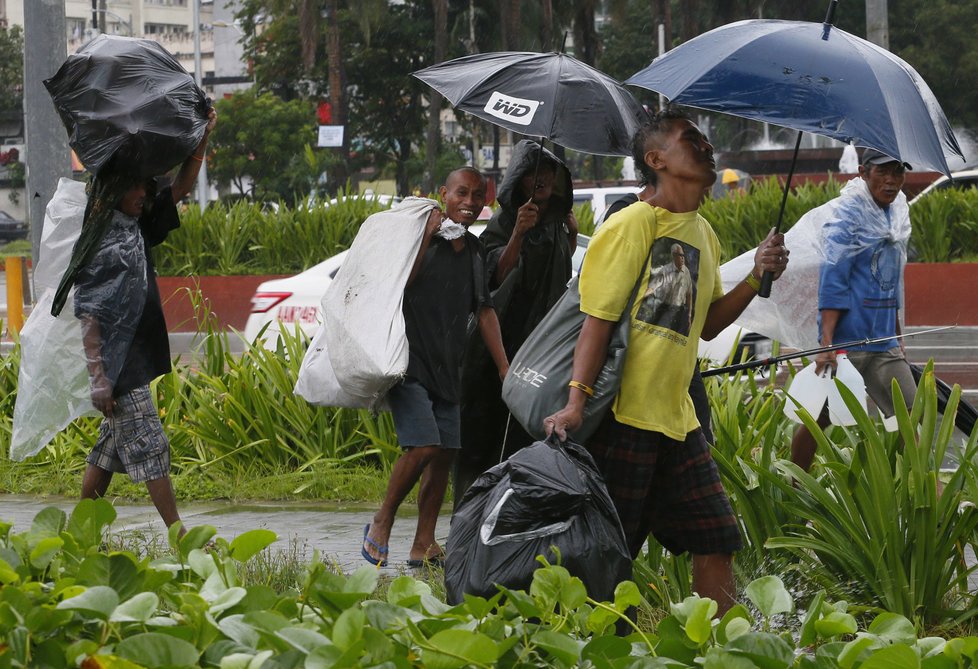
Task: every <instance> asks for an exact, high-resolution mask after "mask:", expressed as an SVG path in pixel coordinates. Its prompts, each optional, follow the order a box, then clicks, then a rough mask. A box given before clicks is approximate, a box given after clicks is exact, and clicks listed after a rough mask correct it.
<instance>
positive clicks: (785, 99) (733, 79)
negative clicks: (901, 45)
mask: <svg viewBox="0 0 978 669" xmlns="http://www.w3.org/2000/svg"><path fill="white" fill-rule="evenodd" d="M827 27H829V26H828V24H820V23H811V22H804V21H776V20H764V19H758V20H750V21H739V22H737V23H731V24H729V25H725V26H721V27H719V28H716V29H714V30H711V31H710V32H707V33H704V34H702V35H700V36H699V37H696V38H694V39H692V40H690V41H688V42H686V43H685V44H682V45H680V46H678V47H676V48H675V49H673V50H672V51H669V52H667V53H665V54H664V55H662V56H660V57H658V58H656V59H655V60H654V61H652V63H651V64H650V65H649V66H648V67H646V68H645V69H644V70H642V71H640V72H638V73H637V74H634V75H632V77H630V78H629V79H628V80H627V81H626V82H625V83H626V84H632V85H635V86H641V87H643V88H648V89H650V90H653V91H655V92H657V93H661V94H662V95H664V96H666V97H667V98H669V100H670V101H671V102H673V103H677V104H683V105H688V106H690V107H697V108H699V109H706V110H709V111H716V112H723V113H727V114H733V115H735V116H742V117H744V118H749V119H753V120H755V121H765V122H767V123H773V124H775V125H780V126H784V127H787V128H793V129H795V130H800V131H804V132H811V133H815V134H818V135H824V136H825V137H831V138H833V139H837V140H839V141H842V142H846V143H852V144H854V145H856V146H868V147H872V148H874V149H878V150H879V151H882V152H883V153H885V154H886V155H888V156H892V157H893V158H899V159H900V160H901V161H903V162H906V163H910V165H912V166H913V167H914V168H915V169H919V168H921V167H929V168H931V169H933V170H936V171H939V172H943V173H944V174H947V175H950V169H949V168H948V165H947V159H946V158H945V156H946V155H950V154H957V155H959V156H961V157H964V154H962V153H961V148H960V147H959V146H958V142H957V140H956V139H955V137H954V134H953V133H952V132H951V126H950V124H948V122H947V118H946V117H945V116H944V112H943V111H942V110H941V106H940V104H938V102H937V99H936V98H935V97H934V94H933V93H932V92H931V90H930V88H929V87H928V86H927V84H926V83H925V82H924V80H923V78H921V76H920V75H919V74H917V72H916V71H915V70H914V69H913V68H912V67H911V66H910V65H908V64H907V63H906V62H905V61H904V60H902V59H900V58H898V57H897V56H895V55H893V54H892V53H890V52H889V51H887V50H885V49H882V48H880V47H878V46H876V45H875V44H873V43H871V42H867V41H866V40H864V39H861V38H859V37H856V36H855V35H850V34H849V33H847V32H845V31H844V30H840V29H838V28H831V30H826V28H827Z"/></svg>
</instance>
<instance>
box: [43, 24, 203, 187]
mask: <svg viewBox="0 0 978 669" xmlns="http://www.w3.org/2000/svg"><path fill="white" fill-rule="evenodd" d="M44 85H45V87H46V88H47V89H48V93H50V94H51V98H52V100H53V101H54V106H55V107H56V108H57V110H58V114H59V115H60V116H61V121H62V122H63V123H64V125H65V128H66V129H67V130H68V143H69V144H70V145H71V148H72V149H74V150H75V153H77V154H78V158H79V159H80V160H81V162H82V164H83V165H84V166H85V168H86V169H87V170H89V171H90V172H92V173H93V174H100V173H101V171H102V169H103V168H104V167H105V166H106V165H108V164H109V163H110V161H113V162H114V163H115V170H116V172H120V173H129V174H139V175H140V176H143V177H150V176H156V175H159V174H162V173H164V172H166V171H167V170H169V169H171V168H172V167H174V166H176V165H179V164H180V163H182V162H183V161H184V160H186V158H187V156H189V155H190V153H191V152H192V151H193V150H194V148H195V147H196V146H197V144H198V143H200V139H201V138H202V137H203V136H204V128H205V127H206V125H207V110H208V107H209V101H208V99H207V96H206V95H205V94H204V91H202V90H201V89H200V87H199V86H197V84H196V83H195V82H194V79H193V77H192V76H190V75H189V74H188V73H187V71H186V70H185V69H183V66H181V65H180V63H179V62H177V60H176V59H175V58H174V57H173V56H172V55H170V53H169V52H168V51H167V50H166V49H164V48H163V47H162V46H160V45H159V44H157V43H156V42H153V41H152V40H147V39H134V38H131V37H118V36H115V35H105V34H103V35H99V36H98V37H96V38H95V39H93V40H92V41H91V42H89V43H88V44H86V45H85V46H84V47H82V48H81V49H79V50H78V52H77V53H74V54H72V55H71V56H69V57H68V59H67V60H66V61H65V62H64V64H63V65H62V66H61V68H60V69H59V70H58V72H57V73H56V74H55V75H54V76H53V77H51V78H50V79H47V80H45V82H44ZM113 159H114V160H113Z"/></svg>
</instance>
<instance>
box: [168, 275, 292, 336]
mask: <svg viewBox="0 0 978 669" xmlns="http://www.w3.org/2000/svg"><path fill="white" fill-rule="evenodd" d="M283 276H287V275H283V274H277V275H272V276H200V277H182V276H161V277H158V278H157V282H158V283H159V286H160V297H161V298H162V299H163V311H164V313H165V314H166V325H167V329H169V331H170V332H196V331H197V323H196V322H195V321H194V309H193V303H192V301H191V299H190V293H191V292H192V291H195V290H196V289H197V288H198V287H199V288H200V292H201V294H202V295H203V297H204V298H205V299H206V300H208V302H209V304H210V310H211V311H213V312H214V314H215V315H216V316H217V320H218V323H219V325H220V327H222V328H228V327H232V328H236V329H238V330H243V329H244V326H245V323H246V322H247V321H248V314H250V313H251V296H252V295H254V294H255V288H257V287H258V285H259V284H261V283H263V282H265V281H269V280H271V279H281V278H282V277H283ZM188 289H189V290H188Z"/></svg>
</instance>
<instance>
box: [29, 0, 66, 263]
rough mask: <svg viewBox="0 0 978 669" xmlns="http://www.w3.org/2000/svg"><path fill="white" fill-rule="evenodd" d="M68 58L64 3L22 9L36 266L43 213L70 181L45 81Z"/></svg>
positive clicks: (35, 3) (40, 0)
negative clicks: (63, 181) (64, 179)
mask: <svg viewBox="0 0 978 669" xmlns="http://www.w3.org/2000/svg"><path fill="white" fill-rule="evenodd" d="M66 57H67V45H66V43H65V3H64V0H31V1H30V2H25V3H24V126H25V132H24V135H25V137H24V139H25V140H26V145H27V146H26V148H27V151H26V153H27V188H26V195H27V216H28V221H30V226H31V251H32V252H33V258H34V263H35V264H36V263H37V261H38V260H39V259H40V247H41V232H42V231H43V229H44V209H45V208H46V207H47V204H48V201H49V200H50V199H51V197H52V196H53V195H54V191H55V190H57V188H58V180H59V179H60V178H61V177H71V154H70V153H69V152H68V136H67V133H66V132H65V130H64V126H63V125H62V124H61V119H60V118H58V114H57V112H56V111H55V109H54V104H53V103H52V102H51V97H50V96H49V95H48V92H47V90H46V89H45V88H44V85H43V83H42V82H43V81H44V80H45V79H49V78H50V77H52V76H54V74H55V73H56V72H57V71H58V68H60V67H61V64H62V63H64V61H65V58H66Z"/></svg>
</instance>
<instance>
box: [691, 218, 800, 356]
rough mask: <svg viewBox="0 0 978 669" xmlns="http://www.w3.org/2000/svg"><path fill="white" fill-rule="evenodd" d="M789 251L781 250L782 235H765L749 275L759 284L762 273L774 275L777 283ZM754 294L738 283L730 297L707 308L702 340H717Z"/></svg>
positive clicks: (744, 285) (782, 243)
mask: <svg viewBox="0 0 978 669" xmlns="http://www.w3.org/2000/svg"><path fill="white" fill-rule="evenodd" d="M789 253H790V251H788V249H787V248H785V246H784V235H783V234H781V233H778V234H774V230H773V229H772V230H771V232H769V233H768V235H767V238H766V239H765V240H764V241H763V242H761V243H760V245H759V246H758V247H757V251H755V252H754V269H753V270H751V274H752V275H753V276H754V278H755V279H757V280H760V277H761V276H762V275H763V274H764V272H766V271H767V272H773V273H774V278H775V279H778V278H779V277H780V276H781V274H782V273H783V272H784V270H785V268H786V267H787V266H788V255H789ZM755 295H757V291H755V290H754V289H753V288H751V287H750V286H749V285H747V282H746V279H745V280H744V281H741V282H740V283H738V284H737V285H736V286H735V287H734V288H733V290H731V291H730V292H729V293H727V294H726V295H724V296H723V297H721V298H720V299H718V300H716V301H715V302H713V303H712V304H710V309H709V311H708V312H707V314H706V321H705V322H704V324H703V332H702V334H701V336H702V337H703V339H706V340H707V341H709V340H710V339H713V338H714V337H716V336H717V335H718V334H720V332H721V331H722V330H723V329H724V328H726V327H727V326H728V325H730V324H731V323H733V322H734V320H735V319H736V318H737V317H738V316H740V314H742V313H743V312H744V309H746V308H747V305H748V304H750V301H751V300H753V299H754V296H755Z"/></svg>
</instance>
